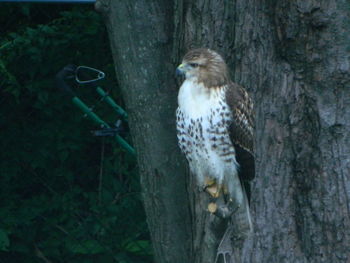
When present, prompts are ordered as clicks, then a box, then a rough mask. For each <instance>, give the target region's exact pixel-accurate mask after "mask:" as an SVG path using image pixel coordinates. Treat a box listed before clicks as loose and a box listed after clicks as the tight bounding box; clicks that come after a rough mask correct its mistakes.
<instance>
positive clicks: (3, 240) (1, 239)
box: [0, 229, 10, 251]
mask: <svg viewBox="0 0 350 263" xmlns="http://www.w3.org/2000/svg"><path fill="white" fill-rule="evenodd" d="M9 245H10V240H9V237H8V235H7V233H6V232H5V231H4V230H2V229H0V251H8V247H9Z"/></svg>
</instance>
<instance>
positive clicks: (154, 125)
mask: <svg viewBox="0 0 350 263" xmlns="http://www.w3.org/2000/svg"><path fill="white" fill-rule="evenodd" d="M96 9H97V10H99V11H101V12H102V13H103V14H104V16H105V17H106V25H107V28H108V32H109V37H110V42H111V48H112V53H113V59H114V63H115V68H116V75H117V80H118V83H119V85H120V87H121V88H122V92H123V98H124V100H125V104H126V109H127V111H128V114H129V115H128V116H129V125H130V130H131V134H132V137H133V144H134V147H135V148H136V151H137V159H138V166H139V172H140V176H141V185H142V192H143V199H144V206H145V211H146V214H147V218H148V219H147V220H148V225H149V229H150V232H151V236H152V240H153V247H154V253H155V261H156V262H164V263H166V262H188V258H189V255H190V249H189V248H190V241H191V238H190V236H191V235H190V233H191V229H190V227H191V223H190V216H189V213H188V210H189V208H188V197H187V194H186V166H185V163H184V160H183V158H182V156H181V155H180V153H179V150H178V146H177V141H176V140H177V139H176V134H175V132H174V131H175V113H174V109H175V108H176V95H175V94H176V93H177V89H176V83H175V78H174V72H175V65H174V63H173V62H172V61H171V58H172V42H171V39H172V33H171V32H172V30H173V22H172V16H173V14H172V6H171V5H168V4H167V3H166V2H165V1H164V2H162V1H140V0H135V1H99V2H97V3H96Z"/></svg>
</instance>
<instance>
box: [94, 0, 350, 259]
mask: <svg viewBox="0 0 350 263" xmlns="http://www.w3.org/2000/svg"><path fill="white" fill-rule="evenodd" d="M96 8H97V9H98V10H99V11H101V12H102V13H103V14H104V16H105V18H106V24H107V27H108V31H109V34H110V41H111V46H112V51H113V56H114V61H115V66H116V74H117V78H118V81H119V85H120V86H121V88H122V91H123V95H124V99H125V102H126V105H127V110H128V112H129V116H130V120H129V123H130V126H131V127H130V128H131V133H132V136H133V142H134V145H135V147H136V149H137V151H138V163H139V168H140V175H141V184H142V188H143V193H144V203H145V210H146V213H147V217H148V224H149V228H150V232H151V237H152V241H153V246H154V251H155V261H156V262H159V263H166V262H172V263H179V262H185V263H186V262H201V263H205V262H208V263H209V262H213V257H215V249H216V245H217V242H218V240H219V239H220V234H221V232H220V231H222V226H220V225H221V223H222V222H221V221H219V222H216V223H217V224H216V223H215V222H214V223H215V224H216V225H215V227H214V228H213V225H212V224H208V223H210V222H212V221H210V220H211V219H210V217H211V216H210V215H209V214H208V212H207V211H205V207H206V203H207V200H205V197H201V195H200V194H199V193H197V192H196V191H193V189H194V183H193V180H192V179H191V177H189V176H188V173H187V172H186V165H185V163H184V159H183V157H181V155H180V153H179V150H178V149H177V143H176V136H175V119H174V111H175V108H176V97H177V88H176V87H177V86H178V85H179V83H177V84H176V80H175V79H174V77H173V72H174V69H175V67H176V65H177V64H178V63H179V62H180V59H181V56H182V55H183V54H184V53H185V51H186V50H188V49H190V48H193V47H210V48H212V49H214V50H217V51H218V52H220V53H221V54H222V55H223V56H224V58H225V59H226V61H227V62H228V65H229V68H230V69H231V73H232V74H231V75H232V79H233V80H234V81H235V82H237V83H240V84H242V85H244V86H245V87H247V89H248V90H249V91H250V92H251V95H252V97H253V98H254V101H255V110H256V141H255V142H256V147H255V148H256V179H255V181H254V183H253V187H252V200H251V211H252V217H253V221H254V230H255V232H254V235H253V236H252V237H251V238H250V239H249V240H247V241H246V242H245V246H244V250H243V257H242V260H240V261H242V262H272V263H273V262H278V263H280V262H310V263H311V262H315V263H316V262H349V260H350V252H349V251H350V250H349V244H350V201H349V200H350V171H349V170H350V135H349V131H350V73H349V69H350V61H349V58H350V48H349V43H350V14H349V13H350V4H349V2H347V1H346V0H337V1H325V0H322V1H312V0H303V1H287V0H280V1H277V0H236V1H228V0H227V1H225V0H222V1H217V0H196V1H155V0H153V1H151V0H148V1H146V0H134V1H108V0H103V1H102V0H100V1H98V2H97V4H96ZM186 186H187V188H186ZM190 208H191V209H190ZM214 221H215V219H214ZM210 231H212V232H211V233H209V234H208V232H210ZM208 235H209V236H208Z"/></svg>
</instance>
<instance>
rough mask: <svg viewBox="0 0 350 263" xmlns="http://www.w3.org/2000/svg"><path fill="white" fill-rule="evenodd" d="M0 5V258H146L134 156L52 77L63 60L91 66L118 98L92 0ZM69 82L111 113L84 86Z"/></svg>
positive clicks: (108, 113)
mask: <svg viewBox="0 0 350 263" xmlns="http://www.w3.org/2000/svg"><path fill="white" fill-rule="evenodd" d="M0 7H1V8H0V25H1V26H0V94H1V95H0V131H1V132H0V134H1V151H0V185H1V191H0V262H1V263H2V262H6V263H9V262H26V263H31V262H72V263H74V262H103V263H108V262H133V263H136V262H151V255H152V249H151V246H150V241H149V234H148V230H147V225H146V221H145V215H144V210H143V207H142V203H141V195H140V186H139V177H138V173H137V170H136V167H135V159H134V158H133V157H132V156H130V155H128V154H126V153H125V151H124V150H122V149H121V148H120V147H119V146H118V145H117V144H116V142H115V141H114V139H113V138H100V137H94V136H92V135H91V132H90V131H91V130H95V129H98V127H96V124H94V123H93V122H91V121H90V120H88V119H87V118H86V116H84V114H83V113H82V112H81V111H80V110H79V109H78V108H76V107H75V106H74V105H73V104H72V103H71V99H70V97H69V96H67V94H64V93H63V92H62V91H61V90H59V89H57V88H56V87H55V83H54V79H55V75H56V73H57V72H58V71H59V70H61V69H62V68H63V67H64V66H65V65H67V64H75V65H87V66H91V67H94V68H98V69H100V70H102V71H104V72H105V73H106V80H104V81H103V82H101V83H99V84H100V85H101V87H103V88H104V89H105V90H108V91H110V92H111V95H112V97H113V98H114V99H115V100H116V101H117V103H118V104H120V105H122V106H123V102H122V101H121V95H120V91H119V89H118V86H117V84H116V81H115V77H114V75H115V73H114V68H113V61H112V55H111V52H110V48H109V40H108V38H107V33H106V30H105V26H104V24H103V21H102V19H101V17H100V16H99V15H98V14H97V13H96V12H95V11H94V8H93V5H62V4H61V5H58V4H51V5H48V4H46V5H45V4H23V3H22V4H0ZM75 90H76V91H77V94H78V96H79V97H80V98H81V99H83V100H84V101H85V102H86V103H87V104H88V105H89V106H92V107H93V109H94V111H95V112H96V113H98V114H99V115H100V116H101V117H102V119H104V120H107V121H108V122H109V123H113V122H115V120H116V119H117V116H116V115H115V114H114V112H113V110H112V109H111V108H110V107H109V106H108V105H107V104H106V103H105V102H102V101H101V100H100V97H99V96H98V94H97V93H96V92H95V89H94V88H93V87H77V88H76V89H75ZM129 137H130V136H129V135H128V134H126V138H127V140H128V141H129V142H130V138H129Z"/></svg>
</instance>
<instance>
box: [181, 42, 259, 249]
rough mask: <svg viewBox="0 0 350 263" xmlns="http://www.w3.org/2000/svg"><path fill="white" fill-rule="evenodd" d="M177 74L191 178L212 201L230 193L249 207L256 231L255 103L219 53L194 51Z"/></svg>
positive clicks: (183, 146) (182, 144) (205, 50)
mask: <svg viewBox="0 0 350 263" xmlns="http://www.w3.org/2000/svg"><path fill="white" fill-rule="evenodd" d="M176 72H177V74H180V75H183V76H184V77H185V80H184V82H183V83H182V85H181V87H180V90H179V94H178V108H177V110H176V124H177V137H178V142H179V146H180V148H181V151H182V152H183V153H184V154H185V156H186V159H187V160H188V163H189V166H190V170H191V173H192V174H194V175H195V176H196V180H197V184H198V186H199V187H200V188H201V189H203V190H206V191H207V192H208V193H209V194H210V195H211V196H212V197H214V198H216V197H219V196H220V194H221V193H224V194H225V195H226V196H228V200H231V201H232V200H233V201H234V202H235V203H237V204H239V205H245V206H246V211H247V218H248V221H249V222H248V224H249V225H250V226H251V219H250V213H249V205H248V201H247V200H248V198H247V196H246V192H248V194H249V192H250V191H249V188H248V187H247V186H248V184H247V183H246V181H248V180H251V179H252V178H253V177H254V173H255V168H254V149H253V142H254V139H253V138H254V119H253V118H254V116H253V103H252V100H251V99H250V98H249V96H248V93H247V92H246V91H245V89H244V88H243V87H241V86H240V85H238V84H236V83H234V82H232V81H231V80H230V77H229V72H228V68H227V65H226V63H225V61H224V60H223V58H222V57H221V56H220V55H219V54H218V53H217V52H215V51H213V50H210V49H206V48H199V49H193V50H191V51H189V52H188V53H187V54H186V55H185V56H184V58H183V60H182V63H181V64H180V65H179V66H178V67H177V69H176ZM238 176H239V177H240V180H238ZM237 182H238V183H237ZM237 199H240V200H237ZM223 241H224V240H223ZM226 246H227V244H226ZM219 249H220V247H219Z"/></svg>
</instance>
